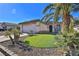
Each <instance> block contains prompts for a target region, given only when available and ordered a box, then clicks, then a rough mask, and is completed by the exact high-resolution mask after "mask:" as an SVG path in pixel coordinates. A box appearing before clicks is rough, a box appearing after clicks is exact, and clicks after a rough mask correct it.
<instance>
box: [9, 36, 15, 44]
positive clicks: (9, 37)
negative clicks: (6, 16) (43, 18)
mask: <svg viewBox="0 0 79 59" xmlns="http://www.w3.org/2000/svg"><path fill="white" fill-rule="evenodd" d="M9 38H10V40H11V42H12V45H15V42H14V41H13V38H12V37H11V36H9Z"/></svg>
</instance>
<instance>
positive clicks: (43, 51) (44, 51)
mask: <svg viewBox="0 0 79 59" xmlns="http://www.w3.org/2000/svg"><path fill="white" fill-rule="evenodd" d="M0 44H1V45H3V46H5V47H7V48H8V49H9V50H11V51H13V52H14V53H15V54H17V55H18V56H62V55H63V52H62V51H61V50H60V49H58V48H35V47H31V50H30V51H28V50H26V51H24V50H23V49H21V48H19V47H18V45H16V46H15V47H12V46H10V44H11V42H10V40H8V41H5V42H1V43H0Z"/></svg>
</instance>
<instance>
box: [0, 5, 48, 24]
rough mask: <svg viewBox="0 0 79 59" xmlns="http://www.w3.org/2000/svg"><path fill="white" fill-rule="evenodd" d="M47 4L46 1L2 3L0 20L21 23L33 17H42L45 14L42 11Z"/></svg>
mask: <svg viewBox="0 0 79 59" xmlns="http://www.w3.org/2000/svg"><path fill="white" fill-rule="evenodd" d="M47 5H48V4H46V3H45V4H40V3H26V4H24V3H23V4H22V3H14V4H10V3H9V4H7V3H6V4H5V3H4V4H1V3H0V22H13V23H19V22H23V21H29V20H32V19H40V18H41V17H42V16H43V15H44V14H43V13H42V11H43V9H44V7H46V6H47Z"/></svg>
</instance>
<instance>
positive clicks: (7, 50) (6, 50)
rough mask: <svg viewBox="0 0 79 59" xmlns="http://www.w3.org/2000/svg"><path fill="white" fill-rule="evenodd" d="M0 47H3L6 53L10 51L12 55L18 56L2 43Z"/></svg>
mask: <svg viewBox="0 0 79 59" xmlns="http://www.w3.org/2000/svg"><path fill="white" fill-rule="evenodd" d="M0 48H1V49H3V50H4V51H5V52H6V53H8V54H9V55H10V56H18V55H17V54H15V53H14V52H12V51H11V50H9V49H7V48H6V47H4V46H2V45H0Z"/></svg>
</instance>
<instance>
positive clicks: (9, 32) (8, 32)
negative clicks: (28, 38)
mask: <svg viewBox="0 0 79 59" xmlns="http://www.w3.org/2000/svg"><path fill="white" fill-rule="evenodd" d="M11 34H12V33H11V31H6V32H5V36H8V37H9V38H10V40H11V43H12V45H15V42H14V40H13V38H12V36H11Z"/></svg>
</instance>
